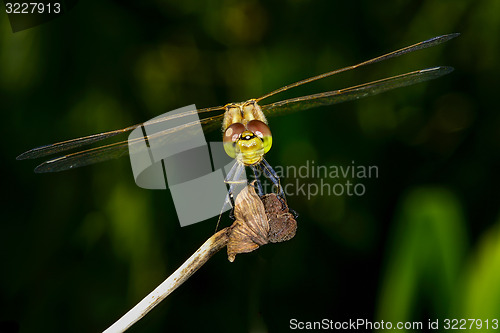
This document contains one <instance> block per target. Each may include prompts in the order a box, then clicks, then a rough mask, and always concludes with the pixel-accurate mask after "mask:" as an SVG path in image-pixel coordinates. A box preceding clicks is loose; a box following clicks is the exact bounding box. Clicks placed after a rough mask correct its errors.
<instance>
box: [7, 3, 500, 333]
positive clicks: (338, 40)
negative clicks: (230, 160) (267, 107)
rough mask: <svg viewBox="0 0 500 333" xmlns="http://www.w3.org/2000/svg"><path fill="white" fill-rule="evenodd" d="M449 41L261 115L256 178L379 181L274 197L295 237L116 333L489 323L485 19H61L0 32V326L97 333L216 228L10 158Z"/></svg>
mask: <svg viewBox="0 0 500 333" xmlns="http://www.w3.org/2000/svg"><path fill="white" fill-rule="evenodd" d="M451 32H460V33H462V35H461V36H460V37H459V38H456V39H454V40H452V41H450V42H447V43H446V44H443V45H440V46H437V47H433V48H431V49H427V50H424V51H418V52H416V53H412V54H409V55H405V56H404V57H402V58H397V59H392V60H390V61H387V62H383V63H379V64H375V65H371V66H369V67H366V68H363V69H358V70H355V71H352V72H348V73H344V74H341V75H338V76H336V77H333V78H330V79H326V80H322V81H321V82H317V83H314V84H311V85H309V86H304V87H300V88H298V89H294V90H292V91H289V92H286V93H285V94H284V95H283V96H282V97H291V96H300V95H305V94H309V93H315V92H321V91H326V90H332V89H338V88H343V87H347V86H349V85H353V84H359V83H363V82H366V81H369V80H374V79H379V78H382V77H385V76H389V75H395V74H400V73H404V72H408V71H411V70H416V69H421V68H426V67H432V66H436V65H449V66H453V67H455V71H454V72H453V73H451V74H450V75H447V76H445V77H442V78H440V79H438V80H435V81H431V82H428V83H424V84H419V85H415V86H412V87H407V88H401V89H397V90H394V91H391V92H388V93H384V94H382V95H378V96H375V97H370V98H366V99H363V100H359V101H356V102H350V103H345V104H339V105H334V106H331V107H322V108H318V109H312V110H307V111H304V112H299V113H295V114H292V115H287V116H281V117H275V118H270V119H269V122H270V126H271V129H272V131H273V135H274V147H273V149H272V150H271V151H270V153H269V154H268V155H267V159H268V161H269V162H270V164H271V165H274V166H275V165H284V166H287V165H295V166H297V167H299V166H301V165H304V164H305V163H306V161H314V162H315V163H316V164H317V165H326V166H330V165H337V166H348V165H351V164H352V161H354V163H355V164H356V165H376V166H378V168H379V177H378V178H372V179H366V180H362V182H363V183H364V184H365V186H366V194H365V195H363V196H345V195H344V196H334V195H330V196H328V195H323V196H315V197H312V198H310V199H308V198H307V197H304V196H301V195H298V196H289V198H288V201H289V205H290V206H291V207H292V208H293V209H295V210H296V211H297V212H298V213H299V214H300V216H299V219H298V223H299V229H298V233H297V235H296V237H295V238H294V239H292V240H291V241H288V242H286V243H283V244H278V245H268V246H265V247H263V248H261V249H259V250H258V251H256V252H254V253H251V254H246V255H239V256H238V257H237V258H236V261H235V262H234V263H229V262H228V261H227V257H226V255H225V253H219V254H217V255H216V256H215V257H214V258H212V259H211V260H210V261H209V262H208V263H207V264H206V265H205V267H203V268H202V269H201V270H200V271H198V272H197V273H196V274H195V275H194V276H193V277H192V278H191V279H189V280H188V281H187V282H186V283H185V284H184V285H183V286H181V287H180V288H179V289H178V290H177V291H175V292H174V293H173V294H172V295H171V296H170V297H168V298H167V300H165V301H164V302H163V303H162V304H161V305H160V306H158V307H157V308H156V309H154V310H153V311H152V312H151V313H150V314H148V315H147V316H146V317H145V318H144V319H142V320H141V321H140V322H139V323H138V324H136V325H135V326H134V327H133V328H132V329H131V330H130V332H167V331H169V332H198V331H214V332H283V331H287V330H288V329H289V320H290V319H292V318H296V319H297V320H299V321H311V320H316V321H319V320H321V319H323V318H328V319H331V320H334V321H345V320H349V319H352V320H355V319H358V318H360V319H368V320H372V321H375V320H377V321H380V320H384V321H393V322H396V321H421V322H423V323H424V324H426V323H427V322H428V320H429V319H431V320H436V319H440V320H441V324H443V322H442V320H444V319H445V318H458V319H461V318H465V319H467V318H475V319H482V320H486V319H489V320H490V321H491V320H492V319H494V318H496V319H499V320H500V318H499V317H500V287H499V284H498V281H499V280H500V214H499V213H500V209H499V208H500V206H499V197H500V196H499V194H498V184H499V183H500V175H499V173H498V170H499V169H500V113H499V112H498V106H497V97H498V95H499V94H498V91H497V90H498V88H499V86H500V84H499V77H500V66H499V65H498V58H499V56H500V2H499V1H497V0H484V1H481V0H476V1H473V0H454V1H451V0H432V1H431V0H426V1H405V0H398V1H384V2H382V1H371V0H363V1H358V0H356V1H307V0H295V1H279V2H265V1H258V0H243V1H236V0H232V1H229V0H227V1H215V2H214V1H120V2H118V1H99V2H87V1H81V2H79V3H78V4H77V6H76V7H74V8H73V9H72V10H71V11H70V12H69V13H68V14H66V15H64V16H62V17H60V18H58V19H56V20H54V21H51V22H49V23H46V24H43V25H40V26H37V27H35V28H32V29H29V30H25V31H21V32H18V33H15V34H13V33H12V31H11V29H10V25H9V22H8V18H7V16H6V15H5V14H0V102H1V103H0V108H1V110H2V118H3V119H2V120H3V121H2V133H3V139H2V140H1V141H0V145H1V151H2V153H1V155H0V156H1V165H2V171H3V172H2V173H3V177H2V187H1V188H2V190H3V193H4V194H3V197H2V223H1V232H0V235H1V236H0V237H1V238H0V260H1V261H0V262H1V267H2V268H1V269H2V270H1V274H0V325H1V327H2V328H3V329H4V331H7V332H11V331H15V328H16V327H17V326H18V327H19V328H20V332H98V331H102V330H103V329H105V328H106V327H108V326H109V325H110V324H111V323H113V322H114V321H115V320H116V319H118V318H119V317H120V316H121V315H122V314H124V313H125V312H126V311H127V310H128V309H130V308H131V307H132V306H133V305H135V304H136V303H137V302H138V301H139V300H140V299H142V297H144V296H145V295H146V294H147V293H149V292H150V291H151V290H152V289H153V288H154V287H156V286H157V285H158V284H159V283H160V282H161V281H163V280H164V279H165V278H166V277H167V276H168V274H170V273H171V272H173V271H174V270H175V269H176V268H177V267H178V266H179V265H180V264H181V263H182V262H183V261H184V260H185V259H186V258H187V257H188V256H189V255H191V254H192V253H193V252H194V251H195V250H196V249H197V248H198V247H199V246H200V245H201V244H202V243H203V242H204V240H205V239H207V238H208V237H209V236H210V235H212V234H213V231H214V229H215V225H216V219H212V220H209V221H206V222H203V223H199V224H196V225H193V226H190V227H185V228H181V227H180V226H179V224H178V221H177V218H176V215H175V210H174V206H173V203H172V199H171V196H170V192H169V191H149V190H143V189H141V188H138V187H137V186H136V185H135V183H134V179H133V177H132V173H131V169H130V163H129V160H128V158H122V159H118V160H113V161H110V162H107V163H101V164H98V165H93V166H89V167H85V168H80V169H75V170H72V171H68V172H62V173H56V174H34V173H33V168H34V167H35V166H36V165H37V164H38V163H37V162H42V161H16V160H15V158H16V156H17V155H18V154H20V153H21V152H23V151H26V150H28V149H30V148H33V147H35V146H39V145H43V144H48V143H52V142H56V141H61V140H64V139H70V138H74V137H79V136H84V135H88V134H93V133H97V132H100V131H106V130H112V129H117V128H121V127H125V126H128V125H130V124H133V123H138V122H142V121H146V120H148V119H150V118H153V117H154V116H156V115H159V114H162V113H164V112H166V111H169V110H172V109H176V108H178V107H182V106H185V105H189V104H193V103H195V104H196V105H197V106H198V107H209V106H216V105H223V104H225V103H227V102H231V101H242V100H246V99H248V98H252V97H258V96H260V95H262V94H264V93H266V92H268V91H271V90H273V89H275V88H278V87H280V86H282V85H284V84H288V83H292V82H295V81H297V80H300V79H303V78H307V77H310V76H313V75H316V74H320V73H323V72H326V71H329V70H332V69H335V68H339V67H343V66H346V65H352V64H354V63H356V62H359V61H363V60H366V59H368V58H371V57H374V56H378V55H380V54H382V53H384V52H387V51H392V50H394V49H396V48H399V47H403V46H406V45H410V44H412V43H415V42H418V41H421V40H424V39H427V38H430V37H433V36H437V35H441V34H446V33H451ZM219 135H220V133H219V132H217V131H216V132H215V133H213V134H212V136H209V138H208V139H209V140H217V139H218V138H219ZM293 181H294V180H293V179H284V180H283V182H284V184H287V183H289V182H293ZM354 181H356V180H354ZM303 182H304V183H306V184H307V183H318V182H319V180H318V179H313V178H311V179H305V180H303ZM222 224H223V226H226V225H229V224H230V220H229V219H228V217H227V216H225V217H224V219H223V222H222ZM441 327H442V326H441ZM490 330H491V328H490ZM0 331H1V330H0ZM413 331H415V330H413ZM483 331H486V330H484V327H483Z"/></svg>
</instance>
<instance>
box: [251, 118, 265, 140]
mask: <svg viewBox="0 0 500 333" xmlns="http://www.w3.org/2000/svg"><path fill="white" fill-rule="evenodd" d="M247 128H248V130H249V131H250V132H252V133H254V134H255V135H257V136H258V137H259V138H261V139H263V138H264V137H266V136H271V130H270V129H269V126H267V125H266V124H265V123H263V122H262V121H260V120H251V121H249V122H248V124H247Z"/></svg>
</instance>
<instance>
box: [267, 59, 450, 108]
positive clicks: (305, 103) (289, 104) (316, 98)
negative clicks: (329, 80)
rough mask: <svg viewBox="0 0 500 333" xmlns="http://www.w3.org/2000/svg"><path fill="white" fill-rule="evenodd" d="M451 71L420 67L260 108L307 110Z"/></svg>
mask: <svg viewBox="0 0 500 333" xmlns="http://www.w3.org/2000/svg"><path fill="white" fill-rule="evenodd" d="M452 71H453V68H452V67H446V66H441V67H433V68H428V69H422V70H418V71H414V72H409V73H406V74H401V75H397V76H393V77H390V78H385V79H382V80H378V81H373V82H369V83H365V84H362V85H358V86H354V87H350V88H346V89H341V90H334V91H328V92H323V93H319V94H314V95H308V96H302V97H296V98H291V99H287V100H284V101H279V102H276V103H272V104H268V105H264V106H262V110H263V111H264V113H266V115H269V116H273V115H279V114H283V113H287V114H288V113H292V112H296V111H299V110H300V111H301V110H307V109H311V108H315V107H319V106H325V105H332V104H338V103H342V102H347V101H352V100H356V99H360V98H364V97H368V96H373V95H376V94H380V93H382V92H385V91H388V90H392V89H396V88H400V87H405V86H409V85H413V84H416V83H419V82H424V81H428V80H432V79H435V78H437V77H440V76H442V75H445V74H448V73H450V72H452Z"/></svg>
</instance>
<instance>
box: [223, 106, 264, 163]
mask: <svg viewBox="0 0 500 333" xmlns="http://www.w3.org/2000/svg"><path fill="white" fill-rule="evenodd" d="M222 130H223V132H224V135H223V142H224V150H225V151H226V153H227V154H228V155H229V156H230V157H231V158H235V159H236V160H238V162H240V163H243V164H244V165H254V164H257V163H260V162H261V161H262V159H263V158H264V155H265V154H266V153H267V152H268V151H269V149H271V146H272V136H271V130H270V129H269V127H268V126H267V120H266V117H265V116H264V113H263V112H262V110H261V109H260V106H259V105H258V104H257V102H256V101H255V100H253V99H251V100H249V101H247V102H243V103H231V104H227V105H226V112H225V114H224V120H223V123H222Z"/></svg>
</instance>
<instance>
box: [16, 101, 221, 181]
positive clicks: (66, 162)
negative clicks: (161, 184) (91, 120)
mask: <svg viewBox="0 0 500 333" xmlns="http://www.w3.org/2000/svg"><path fill="white" fill-rule="evenodd" d="M221 110H223V108H222V107H218V108H209V109H203V110H199V111H198V113H205V112H214V111H221ZM219 113H220V112H219ZM191 114H192V113H191ZM181 116H188V113H186V114H178V115H176V116H175V117H176V118H178V117H181ZM223 116H224V114H218V115H215V116H210V117H205V118H203V119H200V122H199V123H201V125H202V127H203V130H204V131H205V132H208V131H212V130H214V129H215V128H218V127H220V123H221V120H222V117H223ZM171 120H173V118H172V117H168V116H167V117H163V118H160V119H157V120H155V122H156V123H161V122H165V121H171ZM149 124H151V123H149ZM197 124H198V122H193V123H188V124H185V125H183V126H179V127H176V128H173V129H171V130H166V131H162V132H158V133H156V134H154V135H150V136H148V140H152V139H155V140H161V138H162V137H165V138H168V139H171V138H174V137H175V136H174V135H173V134H175V133H176V132H180V131H181V130H186V129H188V128H189V127H192V126H194V125H197ZM140 126H142V124H137V125H133V126H130V127H127V128H124V129H121V130H116V131H111V132H105V133H100V134H95V135H91V136H87V137H83V138H78V139H73V140H68V141H63V142H59V143H55V144H52V145H47V146H42V147H38V148H34V149H32V150H29V151H27V152H25V153H23V154H21V155H19V156H18V157H17V159H27V158H36V157H42V156H47V155H50V154H54V153H60V152H63V151H66V150H70V149H74V148H79V147H82V146H85V145H88V144H91V143H94V142H97V141H100V140H104V139H107V138H110V137H113V136H115V135H118V134H122V133H126V132H130V131H132V130H133V129H135V128H137V127H140ZM143 147H144V139H143V138H137V139H134V140H124V141H120V142H115V143H111V144H108V145H104V146H100V147H95V148H90V149H86V150H83V151H79V152H75V153H72V154H68V155H65V156H60V157H56V158H54V159H51V160H48V161H46V162H43V163H42V164H40V165H39V166H37V167H36V168H35V172H36V173H44V172H58V171H64V170H68V169H74V168H78V167H82V166H85V165H89V164H94V163H99V162H103V161H106V160H110V159H114V158H118V157H121V156H124V155H127V154H128V153H129V151H130V150H131V151H134V150H135V151H137V150H139V149H142V148H143Z"/></svg>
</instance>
